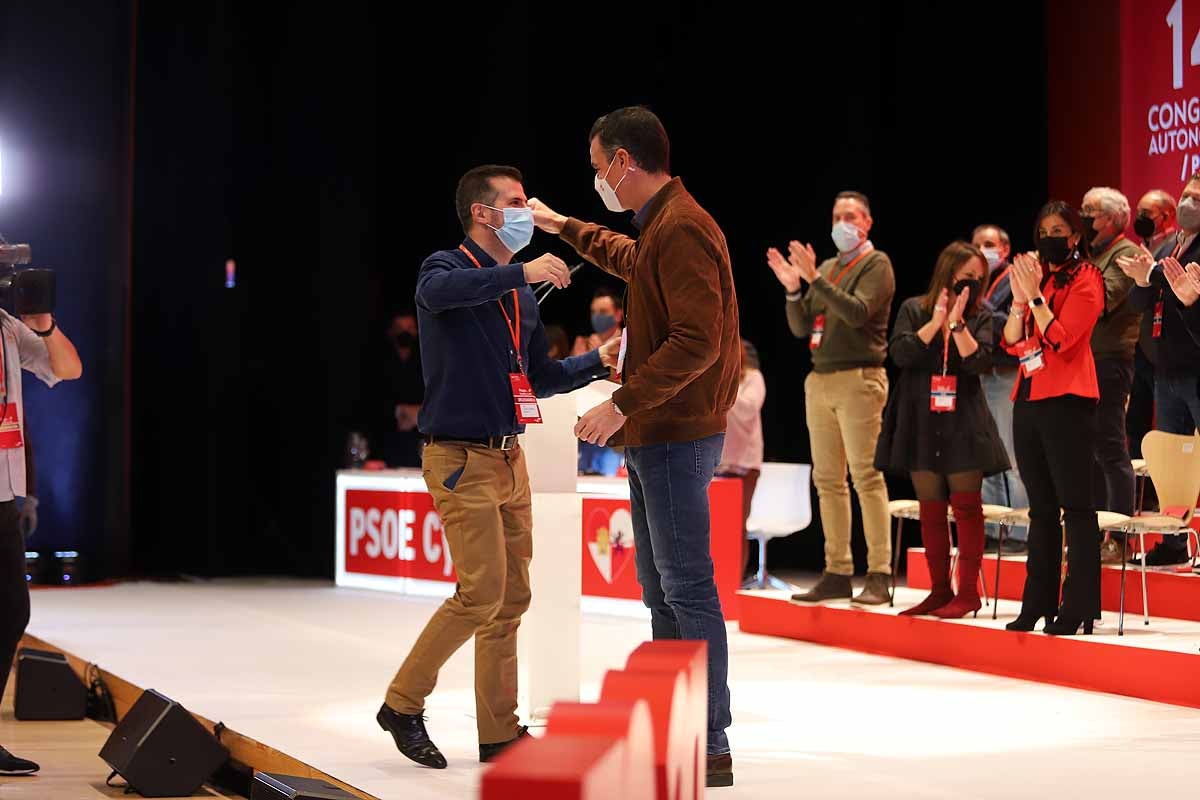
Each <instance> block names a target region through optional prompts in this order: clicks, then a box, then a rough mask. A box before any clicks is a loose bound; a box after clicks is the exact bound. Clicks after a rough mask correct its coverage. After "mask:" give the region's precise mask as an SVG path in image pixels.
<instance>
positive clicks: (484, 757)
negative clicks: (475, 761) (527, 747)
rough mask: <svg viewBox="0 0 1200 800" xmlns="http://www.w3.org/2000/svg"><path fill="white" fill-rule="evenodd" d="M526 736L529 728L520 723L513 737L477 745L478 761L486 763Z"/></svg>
mask: <svg viewBox="0 0 1200 800" xmlns="http://www.w3.org/2000/svg"><path fill="white" fill-rule="evenodd" d="M528 736H529V728H527V727H526V726H524V725H522V726H521V727H519V728H517V736H516V738H514V739H509V740H508V741H507V742H496V743H495V744H481V745H479V763H480V764H486V763H487V762H489V761H491V760H492V759H493V758H495V757H496V756H498V755H500V754H501V753H503V752H504V751H505V750H507V749H508V748H509V747H511V746H512V745H514V744H516V743H517V742H518V741H519V740H521V739H524V738H526V737H528Z"/></svg>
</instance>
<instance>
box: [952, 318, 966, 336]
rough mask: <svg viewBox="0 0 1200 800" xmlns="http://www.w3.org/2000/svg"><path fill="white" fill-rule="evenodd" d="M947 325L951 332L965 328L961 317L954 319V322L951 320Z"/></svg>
mask: <svg viewBox="0 0 1200 800" xmlns="http://www.w3.org/2000/svg"><path fill="white" fill-rule="evenodd" d="M948 327H949V328H950V332H951V333H958V332H959V331H961V330H962V329H964V328H966V327H967V326H966V325H965V324H964V323H963V321H962V320H961V319H956V320H955V321H954V322H951V323H950V325H949V326H948Z"/></svg>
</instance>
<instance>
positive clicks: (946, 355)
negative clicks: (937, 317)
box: [942, 329, 950, 378]
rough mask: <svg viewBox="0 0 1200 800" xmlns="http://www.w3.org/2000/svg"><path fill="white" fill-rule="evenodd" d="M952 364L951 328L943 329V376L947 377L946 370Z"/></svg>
mask: <svg viewBox="0 0 1200 800" xmlns="http://www.w3.org/2000/svg"><path fill="white" fill-rule="evenodd" d="M949 366H950V331H949V329H943V330H942V377H943V378H944V377H946V370H947V369H948V368H949Z"/></svg>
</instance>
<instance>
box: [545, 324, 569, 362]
mask: <svg viewBox="0 0 1200 800" xmlns="http://www.w3.org/2000/svg"><path fill="white" fill-rule="evenodd" d="M546 341H547V342H549V343H550V357H551V358H555V359H558V360H560V361H561V360H562V359H564V358H566V357H567V356H569V355H571V352H570V350H571V340H570V338H569V337H568V336H567V332H566V330H565V329H564V328H563V326H562V325H547V326H546Z"/></svg>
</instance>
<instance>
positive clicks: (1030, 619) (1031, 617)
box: [1004, 611, 1054, 633]
mask: <svg viewBox="0 0 1200 800" xmlns="http://www.w3.org/2000/svg"><path fill="white" fill-rule="evenodd" d="M1043 617H1045V619H1046V624H1047V625H1049V624H1051V623H1052V622H1054V615H1053V614H1026V613H1025V612H1024V611H1022V612H1021V614H1020V615H1019V616H1018V617H1017V618H1016V619H1014V620H1013V621H1012V622H1010V623H1008V624H1007V625H1005V626H1004V629H1005V630H1009V631H1021V632H1023V633H1031V632H1032V631H1033V629H1034V628H1036V627H1037V624H1038V622H1040V621H1041V620H1042V618H1043Z"/></svg>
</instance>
